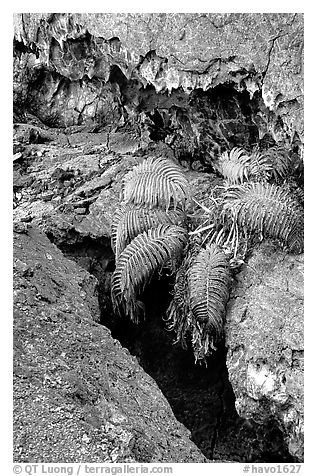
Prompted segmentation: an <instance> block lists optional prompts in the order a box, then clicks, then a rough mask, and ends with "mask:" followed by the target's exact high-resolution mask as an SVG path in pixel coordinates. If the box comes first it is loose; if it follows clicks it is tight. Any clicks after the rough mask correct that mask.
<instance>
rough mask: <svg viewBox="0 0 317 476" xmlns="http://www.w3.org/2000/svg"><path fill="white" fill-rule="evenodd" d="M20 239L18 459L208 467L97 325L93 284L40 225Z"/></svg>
mask: <svg viewBox="0 0 317 476" xmlns="http://www.w3.org/2000/svg"><path fill="white" fill-rule="evenodd" d="M14 239H15V248H14V250H15V260H14V277H15V280H14V461H15V462H20V463H26V462H41V463H45V462H50V463H54V462H55V463H56V462H58V463H61V462H64V463H72V462H81V461H85V462H87V463H89V462H93V463H96V462H102V463H105V462H106V463H123V462H160V463H162V462H171V461H173V462H175V463H176V462H183V463H185V462H195V463H202V462H206V459H205V458H204V456H203V455H202V454H201V453H200V451H199V450H198V448H197V447H196V446H195V445H194V444H193V443H192V442H191V441H190V438H189V432H188V430H186V429H185V427H184V426H183V425H182V424H180V423H179V422H177V420H176V419H175V417H174V415H173V413H172V410H171V408H170V406H169V404H168V403H167V401H166V399H165V398H164V397H163V395H162V393H161V391H160V390H159V388H158V387H157V385H156V384H155V382H154V380H152V379H151V378H150V377H149V376H148V375H147V374H145V372H144V371H143V370H142V368H141V367H140V366H139V364H138V363H137V361H136V359H135V358H133V357H132V356H131V355H130V354H129V353H128V351H127V350H126V349H124V348H122V347H121V345H120V344H119V343H118V341H115V340H113V338H112V337H111V334H110V332H109V331H108V329H107V328H106V327H104V326H101V325H99V324H98V323H97V322H96V319H98V309H99V307H98V299H97V294H96V284H97V281H96V279H95V278H94V277H92V276H91V275H89V274H88V273H87V272H86V271H85V270H83V269H82V268H80V267H78V266H77V265H76V264H75V263H74V262H72V261H70V260H68V259H66V258H65V257H64V256H63V254H62V253H61V252H60V251H59V250H58V249H57V248H56V246H55V245H53V244H51V243H50V242H49V240H48V239H47V238H46V237H45V236H44V235H43V234H42V233H40V232H39V231H38V230H37V229H35V228H32V229H31V230H29V233H28V234H27V235H25V234H15V235H14Z"/></svg>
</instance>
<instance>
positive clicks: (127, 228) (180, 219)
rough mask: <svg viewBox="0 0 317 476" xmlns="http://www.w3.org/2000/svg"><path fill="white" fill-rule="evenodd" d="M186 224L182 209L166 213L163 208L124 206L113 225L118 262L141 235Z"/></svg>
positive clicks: (114, 219) (112, 232)
mask: <svg viewBox="0 0 317 476" xmlns="http://www.w3.org/2000/svg"><path fill="white" fill-rule="evenodd" d="M184 223H185V215H184V212H183V211H182V210H180V209H177V208H176V209H172V210H168V211H165V210H163V209H161V208H157V207H155V208H147V207H144V206H142V205H132V204H127V205H122V206H121V208H119V209H117V210H116V212H115V214H114V217H113V221H112V225H111V246H112V249H113V251H114V253H115V256H116V261H117V260H118V258H119V256H120V254H121V253H122V251H123V250H124V248H125V247H126V246H127V245H128V244H129V243H130V242H131V240H133V238H135V237H136V236H137V235H138V234H139V233H142V232H143V231H146V230H149V229H150V228H156V227H157V226H158V225H160V224H162V225H179V226H183V225H184Z"/></svg>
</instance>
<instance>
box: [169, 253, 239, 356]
mask: <svg viewBox="0 0 317 476" xmlns="http://www.w3.org/2000/svg"><path fill="white" fill-rule="evenodd" d="M229 283H230V270H229V264H228V261H227V258H226V256H225V254H224V253H223V252H222V251H221V250H220V248H219V247H218V246H216V245H211V246H208V247H207V248H206V249H203V250H200V251H199V252H198V254H197V253H196V254H195V255H194V256H191V257H190V259H188V258H187V259H185V260H184V263H183V265H182V267H181V268H180V270H179V271H178V273H177V278H176V283H175V288H174V298H173V301H172V302H171V304H170V306H169V308H168V325H169V329H173V330H176V332H177V341H180V342H181V343H182V344H183V345H184V343H185V337H186V334H189V335H190V337H191V341H192V346H193V351H194V355H195V359H196V361H197V360H204V359H205V358H206V356H207V355H209V354H211V353H212V351H213V350H214V349H215V348H216V347H215V346H216V344H217V343H218V342H219V340H220V339H221V338H222V334H223V320H224V313H225V305H226V302H227V300H228V297H229V291H228V289H229Z"/></svg>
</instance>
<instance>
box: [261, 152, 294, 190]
mask: <svg viewBox="0 0 317 476" xmlns="http://www.w3.org/2000/svg"><path fill="white" fill-rule="evenodd" d="M262 157H263V158H264V159H265V160H266V161H267V162H268V163H269V164H270V167H271V174H270V175H271V177H272V178H273V179H274V180H275V181H276V182H279V181H281V180H285V179H286V177H287V176H288V175H289V174H290V172H291V160H290V156H289V154H288V151H287V150H286V149H285V148H283V147H279V146H277V147H271V148H269V149H267V150H266V151H264V152H262Z"/></svg>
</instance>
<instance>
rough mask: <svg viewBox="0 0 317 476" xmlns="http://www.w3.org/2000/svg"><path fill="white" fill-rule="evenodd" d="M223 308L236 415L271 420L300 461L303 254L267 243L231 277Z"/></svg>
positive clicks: (259, 421) (302, 362) (302, 431)
mask: <svg viewBox="0 0 317 476" xmlns="http://www.w3.org/2000/svg"><path fill="white" fill-rule="evenodd" d="M236 279H237V282H236V285H235V287H234V291H233V294H232V295H231V300H230V302H229V305H228V313H227V323H226V344H227V347H228V354H227V367H228V372H229V379H230V382H231V384H232V387H233V390H234V393H235V397H236V403H235V405H236V409H237V411H238V413H239V414H240V416H242V417H243V418H246V419H250V418H251V419H253V420H254V421H255V422H257V423H261V424H264V423H266V422H268V421H270V420H272V419H273V420H275V421H276V422H277V424H278V427H279V428H280V429H281V430H282V432H283V434H284V438H285V441H286V443H287V444H288V449H289V452H290V454H292V455H293V456H294V457H295V458H296V459H297V460H298V461H302V460H303V434H304V424H303V410H304V409H303V405H304V372H303V365H304V316H303V255H299V256H295V255H288V254H286V253H284V252H282V251H279V250H276V249H275V247H274V245H273V244H271V243H266V244H263V245H262V246H260V248H259V249H257V250H255V251H254V253H253V255H252V257H251V258H250V259H249V260H248V262H247V264H246V265H245V266H244V268H243V270H242V271H241V272H240V273H239V274H238V275H237V277H236Z"/></svg>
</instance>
